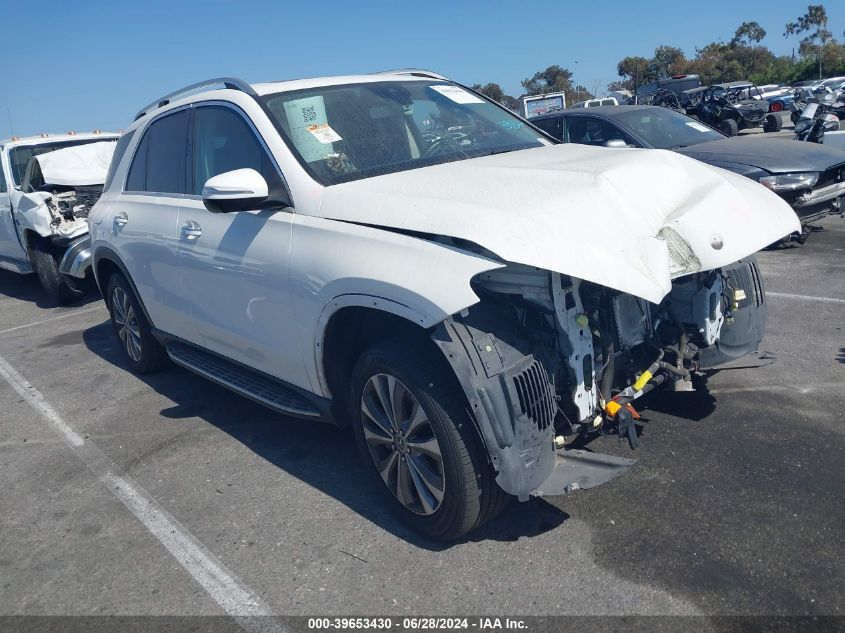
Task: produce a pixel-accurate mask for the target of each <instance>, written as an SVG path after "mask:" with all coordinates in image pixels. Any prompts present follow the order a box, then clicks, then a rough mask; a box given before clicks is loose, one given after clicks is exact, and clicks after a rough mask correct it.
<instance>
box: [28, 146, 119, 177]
mask: <svg viewBox="0 0 845 633" xmlns="http://www.w3.org/2000/svg"><path fill="white" fill-rule="evenodd" d="M115 146H116V143H114V141H103V142H101V143H88V144H85V145H72V146H70V147H63V148H62V149H57V150H55V151H53V152H47V153H46V154H39V155H38V156H35V157H34V158H33V159H32V160H36V161H38V165H39V167H40V168H41V175H42V177H43V179H44V182H45V183H49V184H51V185H66V186H71V187H79V186H84V185H102V184H103V183H104V182H106V173H107V172H108V170H109V163H111V159H112V154H114V148H115ZM27 171H29V170H27Z"/></svg>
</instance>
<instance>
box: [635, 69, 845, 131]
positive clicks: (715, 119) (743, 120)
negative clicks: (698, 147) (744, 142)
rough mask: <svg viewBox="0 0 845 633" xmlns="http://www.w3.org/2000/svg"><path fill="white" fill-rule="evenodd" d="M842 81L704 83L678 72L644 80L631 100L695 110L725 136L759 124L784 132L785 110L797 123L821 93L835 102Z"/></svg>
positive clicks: (693, 113) (844, 83) (691, 112)
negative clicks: (768, 83)
mask: <svg viewBox="0 0 845 633" xmlns="http://www.w3.org/2000/svg"><path fill="white" fill-rule="evenodd" d="M843 87H845V78H843V77H832V78H829V79H825V80H821V81H817V82H801V83H800V84H796V85H795V86H780V85H774V84H771V85H765V86H756V85H755V84H753V83H751V82H749V81H733V82H728V83H720V84H714V85H711V86H702V85H701V82H700V80H699V77H698V75H677V76H674V77H670V78H666V79H661V80H658V81H656V82H652V83H650V84H646V85H644V86H641V87H640V88H639V89H638V90H637V91H636V94H635V96H634V97H632V99H631V103H636V104H642V105H659V106H663V107H668V108H670V109H674V110H677V111H679V112H683V113H685V114H687V115H690V116H694V117H696V118H698V119H699V120H701V121H703V122H705V123H707V124H709V125H712V126H713V127H716V128H717V129H719V131H721V132H722V133H723V134H725V135H726V136H735V135H736V134H737V133H738V132H739V131H740V130H744V129H753V128H757V127H762V128H763V131H764V132H779V131H780V130H781V127H782V118H781V116H780V113H781V112H784V111H791V112H790V117H791V119H792V122H793V123H796V122H797V121H798V119H799V118H800V116H801V112H802V111H803V109H804V107H805V106H806V104H807V103H808V102H812V101H818V100H819V99H820V95H831V96H832V97H833V99H832V100H833V101H834V102H835V101H837V97H836V96H837V94H838V93H839V92H841V91H842V90H843ZM843 115H845V112H843ZM839 118H842V117H839ZM836 129H838V126H837V128H836Z"/></svg>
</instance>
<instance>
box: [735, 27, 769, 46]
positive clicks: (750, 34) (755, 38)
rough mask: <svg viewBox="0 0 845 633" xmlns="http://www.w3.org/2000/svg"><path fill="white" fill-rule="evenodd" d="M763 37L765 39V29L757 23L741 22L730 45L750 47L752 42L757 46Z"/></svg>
mask: <svg viewBox="0 0 845 633" xmlns="http://www.w3.org/2000/svg"><path fill="white" fill-rule="evenodd" d="M764 37H766V29H764V28H763V27H762V26H760V25H759V24H758V23H757V22H743V23H742V24H740V25H739V28H738V29H737V30H736V33H734V36H733V39H732V40H731V41H730V45H731V46H737V45H741V46H750V45H751V43H752V42H753V43H755V44H759V43H760V42H761V41H762V40H763V38H764Z"/></svg>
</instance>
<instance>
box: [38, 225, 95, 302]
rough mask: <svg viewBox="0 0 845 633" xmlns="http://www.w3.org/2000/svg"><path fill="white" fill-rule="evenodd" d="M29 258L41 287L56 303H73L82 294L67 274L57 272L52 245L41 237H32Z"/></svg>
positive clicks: (55, 257)
mask: <svg viewBox="0 0 845 633" xmlns="http://www.w3.org/2000/svg"><path fill="white" fill-rule="evenodd" d="M29 260H30V261H31V262H32V267H33V268H34V269H35V274H36V275H38V281H40V282H41V287H42V288H44V290H45V291H46V293H47V296H48V297H49V298H50V301H52V302H53V303H55V304H56V305H65V304H68V303H73V302H74V301H76V300H78V299H80V298H81V297H82V295H83V294H85V293H84V292H83V291H82V290H80V289H79V288H78V287H77V286H76V284H75V283H74V282H73V281H71V280H70V279H69V278H68V277H67V275H63V274H62V273H60V272H59V262H58V258H57V256H56V253H55V250H54V249H53V245H52V244H51V243H50V242H49V241H48V240H45V239H43V238H41V237H34V238H32V240H31V244H30V247H29Z"/></svg>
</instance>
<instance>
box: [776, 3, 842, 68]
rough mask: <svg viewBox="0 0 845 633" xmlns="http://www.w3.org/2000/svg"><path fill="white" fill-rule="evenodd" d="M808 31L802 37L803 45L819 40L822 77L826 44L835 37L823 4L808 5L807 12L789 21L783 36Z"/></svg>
mask: <svg viewBox="0 0 845 633" xmlns="http://www.w3.org/2000/svg"><path fill="white" fill-rule="evenodd" d="M802 33H806V35H805V36H804V37H803V38H802V39H801V45H802V46H804V47H805V49H806V47H807V46H809V45H812V44H813V43H814V42H818V54H819V79H821V78H822V56H823V52H824V47H825V44H827V42H828V40H830V39H831V38H832V37H833V34H832V33H831V32H830V31H829V30H828V29H827V11H826V10H825V8H824V5H822V4H811V5H809V6H808V7H807V13H805V14H804V15H801V16H799V17H798V19H797V20H796V21H795V22H788V23H787V24H786V30H785V31H784V34H783V36H784V37H789V36H790V35H800V34H802Z"/></svg>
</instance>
